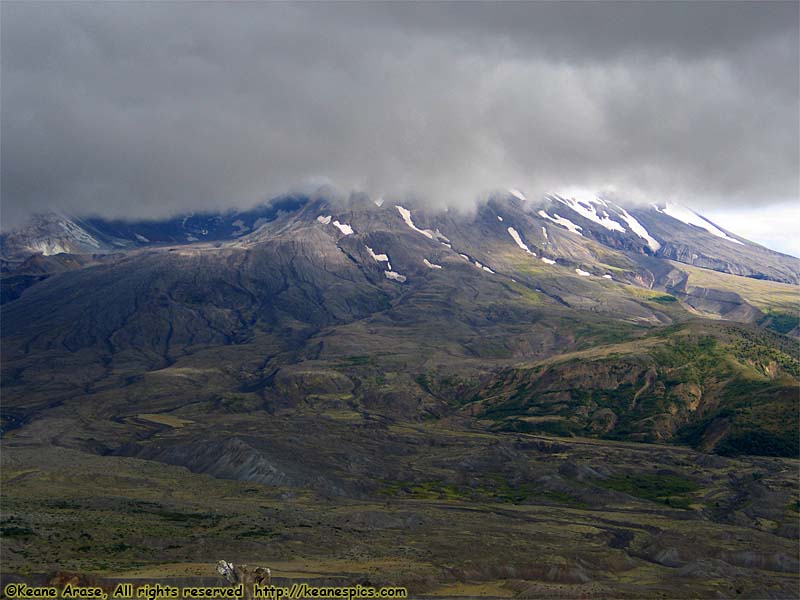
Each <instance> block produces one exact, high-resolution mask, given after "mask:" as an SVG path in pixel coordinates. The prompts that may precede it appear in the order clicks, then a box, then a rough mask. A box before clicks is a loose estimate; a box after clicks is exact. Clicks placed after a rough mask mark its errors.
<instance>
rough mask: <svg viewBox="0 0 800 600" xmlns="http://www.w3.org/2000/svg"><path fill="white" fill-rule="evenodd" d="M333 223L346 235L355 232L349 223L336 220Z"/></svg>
mask: <svg viewBox="0 0 800 600" xmlns="http://www.w3.org/2000/svg"><path fill="white" fill-rule="evenodd" d="M333 225H334V227H336V228H337V229H338V230H339V231H341V232H342V233H343V234H345V235H352V233H353V228H352V227H350V225H348V224H347V223H339V221H334V222H333Z"/></svg>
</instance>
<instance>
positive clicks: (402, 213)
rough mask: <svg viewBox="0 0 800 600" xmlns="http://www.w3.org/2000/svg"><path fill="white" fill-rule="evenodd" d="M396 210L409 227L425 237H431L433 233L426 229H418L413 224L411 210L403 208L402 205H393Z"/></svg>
mask: <svg viewBox="0 0 800 600" xmlns="http://www.w3.org/2000/svg"><path fill="white" fill-rule="evenodd" d="M395 208H396V209H397V212H399V213H400V216H401V217H403V221H405V222H406V225H408V226H409V227H410V228H411V229H413V230H414V231H416V232H417V233H421V234H422V235H424V236H425V237H426V238H430V239H433V233H432V232H431V231H429V230H427V229H419V228H418V227H417V226H416V225H414V221H412V220H411V211H410V210H408V209H407V208H403V207H402V206H395Z"/></svg>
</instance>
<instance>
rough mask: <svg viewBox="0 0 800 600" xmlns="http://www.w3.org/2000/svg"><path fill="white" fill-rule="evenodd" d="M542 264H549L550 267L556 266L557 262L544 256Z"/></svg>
mask: <svg viewBox="0 0 800 600" xmlns="http://www.w3.org/2000/svg"><path fill="white" fill-rule="evenodd" d="M542 262H543V263H547V264H548V265H554V264H556V261H554V260H553V259H551V258H545V257H544V256H543V257H542Z"/></svg>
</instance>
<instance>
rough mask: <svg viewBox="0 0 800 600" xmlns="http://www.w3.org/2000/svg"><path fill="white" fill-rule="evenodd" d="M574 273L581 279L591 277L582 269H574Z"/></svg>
mask: <svg viewBox="0 0 800 600" xmlns="http://www.w3.org/2000/svg"><path fill="white" fill-rule="evenodd" d="M575 272H576V273H577V274H578V275H580V276H581V277H591V276H592V274H591V273H588V272H587V271H584V270H583V269H575Z"/></svg>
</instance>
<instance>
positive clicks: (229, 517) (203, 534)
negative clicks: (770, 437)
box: [2, 422, 800, 598]
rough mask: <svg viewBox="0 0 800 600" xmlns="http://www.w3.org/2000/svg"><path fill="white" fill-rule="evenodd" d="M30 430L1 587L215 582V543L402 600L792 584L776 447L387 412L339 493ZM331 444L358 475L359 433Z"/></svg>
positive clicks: (7, 469)
mask: <svg viewBox="0 0 800 600" xmlns="http://www.w3.org/2000/svg"><path fill="white" fill-rule="evenodd" d="M173 425H174V424H173ZM273 426H274V427H276V428H277V427H280V425H278V424H273ZM296 426H297V427H301V426H302V425H296ZM348 427H352V424H348ZM26 429H27V428H26V427H23V428H21V429H18V430H15V431H12V432H9V433H8V434H6V435H5V436H4V438H3V442H2V490H3V494H2V536H3V544H2V565H3V568H2V575H3V585H5V583H6V582H9V581H12V580H24V581H29V582H40V583H44V582H46V581H47V579H48V577H50V576H52V574H53V573H54V572H55V571H68V572H77V573H82V574H84V575H85V576H86V577H87V578H88V579H87V580H92V579H93V580H96V581H99V582H101V583H102V582H110V581H116V580H131V581H134V582H144V581H160V582H169V583H172V584H173V585H180V584H205V585H220V584H221V583H222V580H221V578H219V577H217V576H216V573H215V571H214V565H215V564H216V562H217V561H218V560H220V559H225V560H228V561H233V562H234V563H237V564H239V563H247V564H250V565H264V566H269V567H270V568H271V569H272V571H273V575H274V579H273V582H274V583H276V584H282V583H288V582H292V581H308V582H311V583H313V584H316V585H352V584H355V583H362V584H366V583H368V584H371V585H375V586H379V585H401V586H407V587H408V589H409V592H410V595H411V596H412V597H524V598H688V597H692V598H719V597H723V598H733V597H738V598H794V597H797V590H798V584H800V579H798V555H797V549H798V516H799V515H798V479H797V475H798V462H797V461H795V460H791V459H783V458H763V457H742V458H735V459H734V458H724V457H720V456H713V455H707V454H702V453H698V452H696V451H694V450H690V449H687V448H684V447H677V446H663V445H662V446H656V445H648V444H632V443H621V442H609V441H603V440H595V439H582V438H552V437H546V436H538V435H528V434H509V433H489V432H485V431H464V430H458V429H456V428H448V427H447V426H446V425H444V424H443V423H441V422H438V423H437V422H431V423H422V424H420V423H395V424H393V425H391V427H390V428H388V429H384V430H382V433H381V435H382V436H383V438H384V439H385V440H386V443H387V450H388V453H387V455H386V456H384V457H382V458H381V460H383V461H385V462H386V468H385V469H384V470H383V471H381V472H382V473H384V474H385V473H392V472H394V473H396V475H395V476H393V477H390V478H383V479H380V480H369V479H368V478H366V477H362V476H359V477H358V478H354V480H353V481H350V482H347V481H343V482H341V486H340V487H341V489H339V490H337V489H335V486H334V487H331V486H327V485H317V483H316V482H314V481H310V482H308V484H307V485H304V486H296V485H291V486H290V485H265V484H260V483H253V482H252V481H234V480H226V479H218V478H214V477H211V476H209V475H204V474H197V473H192V472H191V471H189V470H188V469H186V468H184V467H179V466H171V465H167V464H163V463H161V462H154V461H150V460H144V459H141V458H131V457H123V456H100V455H95V454H88V453H85V452H81V451H79V450H76V449H70V448H65V447H56V446H53V445H48V444H41V443H37V442H36V439H35V436H31V435H26V433H25V432H26ZM287 435H291V432H288V433H287ZM367 437H369V435H367ZM375 439H377V437H375ZM323 446H326V447H330V446H329V445H328V442H326V443H325V444H323ZM339 450H340V451H341V452H342V453H343V454H342V456H341V457H340V459H341V461H342V462H343V464H344V465H345V467H344V468H345V469H346V468H347V461H348V460H350V461H351V462H352V463H353V466H352V470H353V471H354V472H358V471H359V468H358V467H357V466H356V465H355V463H357V462H358V461H359V460H366V458H365V456H364V455H363V454H361V452H363V451H364V446H363V442H362V445H361V446H359V444H358V443H357V442H355V441H354V440H352V439H347V438H346V437H343V438H342V441H341V444H340V446H339ZM300 451H301V452H308V449H304V448H301V449H300ZM348 452H351V453H352V454H349V455H348ZM307 458H308V460H311V457H310V456H308V457H307ZM391 464H394V465H395V466H394V467H391V466H390V465H391ZM359 479H363V481H362V483H363V485H361V486H360V487H359V486H358V485H355V484H356V483H357V482H358V480H359Z"/></svg>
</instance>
